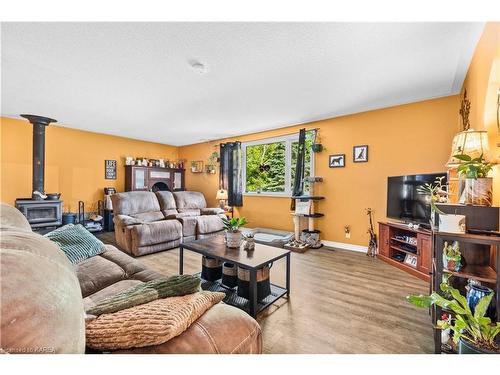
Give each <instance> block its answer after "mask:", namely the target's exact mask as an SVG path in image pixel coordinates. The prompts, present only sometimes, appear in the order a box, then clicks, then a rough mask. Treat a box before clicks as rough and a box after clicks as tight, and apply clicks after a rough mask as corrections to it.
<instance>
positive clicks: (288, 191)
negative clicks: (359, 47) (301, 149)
mask: <svg viewBox="0 0 500 375" xmlns="http://www.w3.org/2000/svg"><path fill="white" fill-rule="evenodd" d="M298 141H299V135H298V134H290V135H283V136H278V137H271V138H263V139H259V140H256V141H249V142H242V143H241V153H242V165H243V168H242V169H243V171H242V178H243V195H248V196H252V197H281V198H290V197H291V196H292V188H291V187H290V186H291V178H292V168H291V166H292V143H293V142H298ZM276 142H285V191H284V192H282V193H278V192H262V193H257V192H254V191H248V192H247V147H248V146H256V145H263V144H268V143H276ZM311 176H314V152H311Z"/></svg>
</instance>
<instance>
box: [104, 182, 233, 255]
mask: <svg viewBox="0 0 500 375" xmlns="http://www.w3.org/2000/svg"><path fill="white" fill-rule="evenodd" d="M111 199H112V200H113V211H114V219H113V221H114V223H115V238H116V242H117V243H118V245H119V246H120V248H122V249H123V250H125V251H126V252H127V253H129V254H131V255H133V256H140V255H145V254H150V253H154V252H158V251H163V250H168V249H172V248H174V247H177V246H179V244H180V242H181V241H182V242H188V241H193V240H195V239H198V238H204V237H209V236H213V235H215V234H217V233H219V232H221V231H222V230H223V223H222V220H221V217H223V216H224V213H223V212H224V211H223V210H221V209H220V208H207V203H206V201H205V197H204V196H203V194H202V193H199V192H195V191H180V192H174V193H171V192H169V191H159V192H156V194H155V193H153V192H146V191H130V192H125V193H118V194H114V195H113V196H112V198H111Z"/></svg>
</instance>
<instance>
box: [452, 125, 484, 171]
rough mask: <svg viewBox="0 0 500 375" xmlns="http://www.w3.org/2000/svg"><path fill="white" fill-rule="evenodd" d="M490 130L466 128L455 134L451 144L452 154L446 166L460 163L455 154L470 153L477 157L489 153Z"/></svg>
mask: <svg viewBox="0 0 500 375" xmlns="http://www.w3.org/2000/svg"><path fill="white" fill-rule="evenodd" d="M488 150H489V148H488V132H487V131H486V130H473V129H469V130H464V131H461V132H460V133H458V134H457V135H455V137H454V138H453V143H452V145H451V155H450V159H449V160H448V163H446V166H448V167H451V168H454V167H457V166H458V165H459V164H460V160H458V159H456V158H454V157H453V156H454V155H469V156H471V157H472V158H477V157H479V156H481V155H486V154H487V153H488Z"/></svg>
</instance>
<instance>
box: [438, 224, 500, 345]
mask: <svg viewBox="0 0 500 375" xmlns="http://www.w3.org/2000/svg"><path fill="white" fill-rule="evenodd" d="M453 241H458V243H459V244H460V250H461V253H462V262H463V267H462V269H461V270H460V271H459V272H455V271H449V270H447V269H445V268H444V266H443V247H444V243H445V242H448V243H452V242H453ZM433 243H434V259H433V264H432V268H433V278H432V282H431V289H432V291H436V292H438V293H441V290H440V288H439V285H440V284H441V282H442V280H443V275H444V274H446V273H447V274H449V275H450V278H449V280H448V282H449V284H450V285H451V286H453V287H454V288H458V289H459V290H460V291H461V293H462V294H463V295H465V294H466V292H465V286H466V285H467V281H468V279H473V280H476V281H479V282H481V284H482V285H485V286H487V287H489V288H491V289H493V291H494V293H495V296H494V299H493V300H492V302H491V303H492V304H494V306H495V316H493V317H491V318H492V320H493V321H495V319H496V320H497V321H498V320H500V296H499V294H500V278H499V277H498V272H500V256H499V254H498V251H499V247H500V237H495V236H486V235H477V234H454V233H444V232H434V234H433ZM443 312H444V311H443V309H442V308H440V307H438V306H434V307H433V308H432V309H431V315H432V322H433V324H434V344H435V345H434V346H435V352H436V353H441V352H443V351H444V352H454V351H455V348H453V347H452V349H451V350H450V349H449V348H445V347H444V346H443V344H446V343H442V342H441V330H440V329H439V328H438V327H437V321H438V319H439V318H440V317H441V314H442V313H443ZM446 312H447V313H449V314H452V313H451V312H450V311H446Z"/></svg>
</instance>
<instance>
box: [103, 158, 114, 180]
mask: <svg viewBox="0 0 500 375" xmlns="http://www.w3.org/2000/svg"><path fill="white" fill-rule="evenodd" d="M104 178H105V179H106V180H116V160H104Z"/></svg>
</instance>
